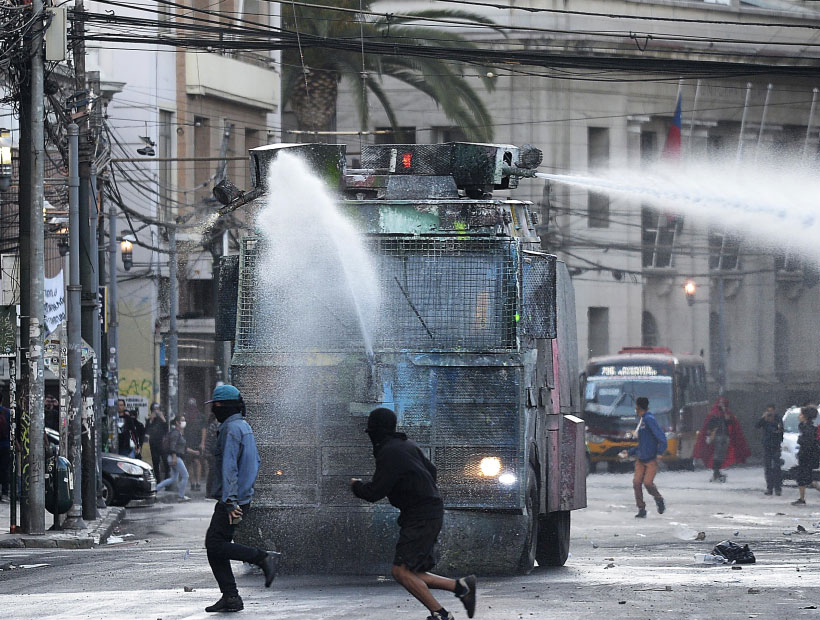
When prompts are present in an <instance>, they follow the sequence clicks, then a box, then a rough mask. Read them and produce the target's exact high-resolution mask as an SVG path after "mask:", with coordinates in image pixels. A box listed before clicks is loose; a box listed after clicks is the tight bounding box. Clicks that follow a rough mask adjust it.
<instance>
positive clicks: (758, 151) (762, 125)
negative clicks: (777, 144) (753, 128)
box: [755, 84, 772, 163]
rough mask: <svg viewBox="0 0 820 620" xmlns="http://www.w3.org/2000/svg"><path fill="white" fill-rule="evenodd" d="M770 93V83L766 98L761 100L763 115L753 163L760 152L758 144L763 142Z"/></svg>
mask: <svg viewBox="0 0 820 620" xmlns="http://www.w3.org/2000/svg"><path fill="white" fill-rule="evenodd" d="M771 94H772V85H771V84H769V85H768V86H767V87H766V99H765V100H764V101H763V115H762V116H761V117H760V131H759V132H758V133H757V147H756V148H755V163H757V157H758V155H759V154H760V145H761V144H762V142H763V132H764V131H766V113H767V112H768V111H769V95H771Z"/></svg>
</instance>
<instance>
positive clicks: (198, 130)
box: [194, 116, 213, 200]
mask: <svg viewBox="0 0 820 620" xmlns="http://www.w3.org/2000/svg"><path fill="white" fill-rule="evenodd" d="M194 153H195V154H196V156H197V157H210V155H211V124H210V122H209V121H208V119H207V118H204V117H202V116H195V117H194ZM211 163H212V162H209V161H198V162H194V185H197V186H199V185H202V186H203V189H200V190H199V191H198V192H197V195H196V198H197V200H201V199H203V198H209V197H210V193H211V192H210V191H209V190H208V187H207V185H208V181H210V179H211V174H213V173H212V172H211Z"/></svg>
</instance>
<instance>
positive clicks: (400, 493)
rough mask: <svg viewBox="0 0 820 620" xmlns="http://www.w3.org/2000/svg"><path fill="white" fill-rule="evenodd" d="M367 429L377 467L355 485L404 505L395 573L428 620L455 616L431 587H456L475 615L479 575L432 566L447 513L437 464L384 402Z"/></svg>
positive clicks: (358, 491)
mask: <svg viewBox="0 0 820 620" xmlns="http://www.w3.org/2000/svg"><path fill="white" fill-rule="evenodd" d="M366 432H367V434H368V436H369V437H370V441H371V443H372V444H373V456H374V457H375V458H376V471H375V473H374V474H373V480H371V481H370V482H362V481H361V480H359V479H358V478H353V479H351V481H350V489H351V491H353V494H354V495H355V496H356V497H358V498H360V499H363V500H366V501H368V502H377V501H379V500H380V499H382V498H384V497H385V496H386V497H387V499H388V500H389V501H390V503H391V504H392V505H393V506H395V507H396V508H398V509H399V510H400V511H401V512H400V514H399V519H398V525H399V528H400V530H399V540H398V543H396V553H395V555H394V556H393V578H394V579H395V580H396V581H398V582H399V583H400V584H401V585H402V586H403V587H404V589H405V590H407V591H408V592H409V593H410V594H412V595H413V596H414V597H415V598H416V599H417V600H418V601H419V602H420V603H421V604H422V605H424V606H425V607H427V609H428V610H429V611H430V616H428V618H427V620H452V619H453V615H452V614H451V613H450V612H449V611H447V610H446V609H445V608H444V607H443V606H442V605H441V603H439V602H438V601H437V600H436V599H435V597H434V596H433V595H432V593H431V592H430V589H431V588H432V589H435V590H447V591H449V592H453V593H454V594H455V595H456V597H458V598H459V599H460V600H461V602H462V604H463V605H464V607H465V609H466V610H467V616H468V617H469V618H472V617H473V614H474V613H475V603H476V579H475V576H474V575H470V576H469V577H463V578H461V579H458V580H456V579H447V578H446V577H439V576H438V575H434V574H432V573H430V572H428V571H430V570H431V569H432V568H433V566H434V565H435V562H436V560H435V553H434V551H435V549H434V548H435V545H436V541H437V540H438V535H439V532H440V531H441V525H442V522H443V519H444V503H443V502H442V501H441V495H439V491H438V487H437V486H436V468H435V466H434V465H433V464H432V463H431V462H430V461H429V460H428V459H427V457H425V456H424V454H423V453H422V451H421V449H420V448H419V447H418V446H417V445H416V444H415V443H414V442H412V441H410V440H409V439H407V435H405V434H404V433H397V432H396V414H395V413H393V411H391V410H390V409H385V408H383V407H380V408H378V409H374V410H373V411H371V412H370V416H369V417H368V420H367V431H366Z"/></svg>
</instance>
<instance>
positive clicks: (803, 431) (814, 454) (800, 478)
mask: <svg viewBox="0 0 820 620" xmlns="http://www.w3.org/2000/svg"><path fill="white" fill-rule="evenodd" d="M816 419H817V409H815V408H814V407H803V408H802V409H801V410H800V424H798V426H797V429H798V431H799V432H800V435H799V436H798V437H797V445H798V446H799V449H798V452H797V471H795V474H794V477H795V481H796V482H797V486H798V488H799V489H800V497H799V498H797V499H796V500H795V501H793V502H792V506H805V505H806V487H814V488H815V489H817V490H818V491H820V485H819V484H818V483H817V482H815V480H814V470H815V469H817V467H818V466H820V445H818V442H817V429H816V428H815V426H814V422H815V420H816Z"/></svg>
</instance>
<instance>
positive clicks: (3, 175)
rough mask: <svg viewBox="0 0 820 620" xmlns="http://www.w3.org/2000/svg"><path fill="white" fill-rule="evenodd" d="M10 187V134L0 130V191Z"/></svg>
mask: <svg viewBox="0 0 820 620" xmlns="http://www.w3.org/2000/svg"><path fill="white" fill-rule="evenodd" d="M9 187H11V132H10V131H9V130H8V129H0V191H2V192H5V191H6V190H8V188H9Z"/></svg>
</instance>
